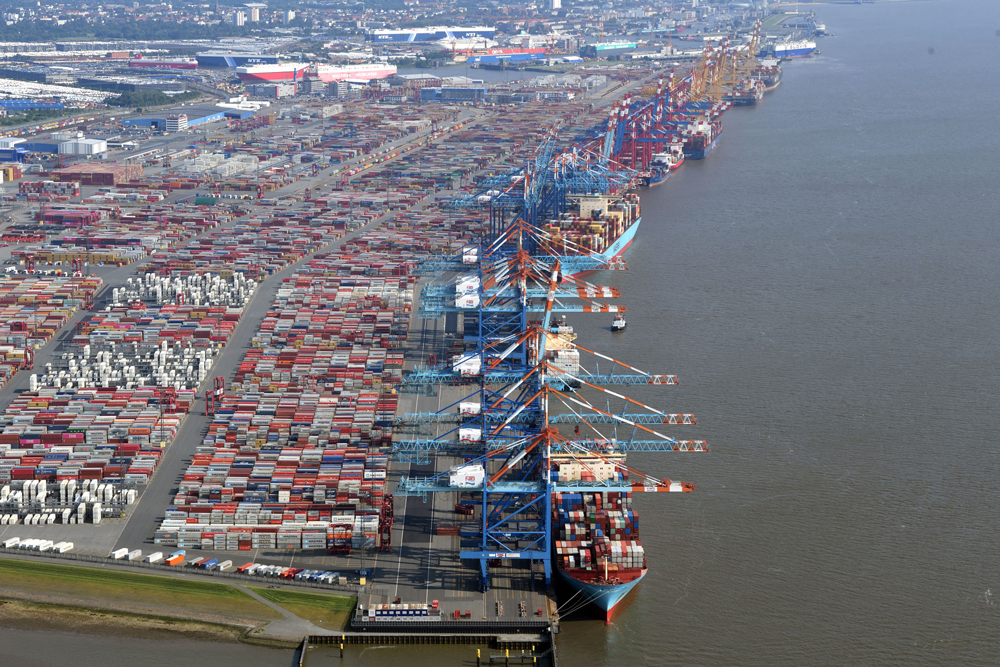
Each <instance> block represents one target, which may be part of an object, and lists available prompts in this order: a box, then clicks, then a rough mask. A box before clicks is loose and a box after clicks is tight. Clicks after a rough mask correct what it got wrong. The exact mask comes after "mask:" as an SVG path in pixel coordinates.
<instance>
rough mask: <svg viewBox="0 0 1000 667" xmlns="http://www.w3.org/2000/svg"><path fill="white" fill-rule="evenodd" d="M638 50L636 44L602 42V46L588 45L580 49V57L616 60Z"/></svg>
mask: <svg viewBox="0 0 1000 667" xmlns="http://www.w3.org/2000/svg"><path fill="white" fill-rule="evenodd" d="M636 48H638V44H636V43H635V42H602V43H600V44H587V45H586V46H584V47H583V48H582V49H580V55H581V56H583V57H584V58H591V59H598V58H616V57H618V56H621V55H623V54H626V53H632V52H633V51H635V50H636Z"/></svg>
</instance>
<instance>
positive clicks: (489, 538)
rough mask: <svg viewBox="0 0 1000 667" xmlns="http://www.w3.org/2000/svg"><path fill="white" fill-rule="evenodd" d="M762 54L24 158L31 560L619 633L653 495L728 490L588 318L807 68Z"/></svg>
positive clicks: (603, 309) (374, 623)
mask: <svg viewBox="0 0 1000 667" xmlns="http://www.w3.org/2000/svg"><path fill="white" fill-rule="evenodd" d="M760 39H761V25H760V23H757V24H755V26H754V29H753V31H752V32H751V35H750V37H749V39H748V41H747V42H745V43H739V44H737V43H736V42H735V40H734V41H733V42H729V41H727V40H721V41H720V42H719V43H717V44H714V45H709V46H706V48H705V50H704V51H703V53H702V54H701V56H700V57H699V58H698V59H697V60H695V61H694V62H693V63H691V64H690V65H688V66H684V67H677V68H668V69H664V68H663V67H662V66H654V65H653V64H651V63H646V64H642V65H634V66H629V67H622V66H614V67H606V68H604V69H598V70H593V69H591V70H590V71H588V74H589V75H593V74H594V73H595V71H596V72H597V73H599V74H601V75H602V76H604V77H605V81H604V82H603V83H602V84H601V85H599V86H596V87H595V88H593V89H590V90H583V91H578V92H579V93H580V95H579V96H577V95H562V96H538V97H535V98H533V99H532V100H531V101H528V102H520V103H518V104H514V105H487V104H484V103H482V101H481V100H475V99H474V100H472V102H474V103H469V104H461V105H453V104H447V103H431V104H422V105H419V106H416V105H401V104H387V103H386V102H385V100H384V99H380V98H378V97H361V98H358V99H355V100H353V101H350V102H349V103H344V104H339V105H337V106H336V107H334V108H331V107H330V106H329V105H325V104H322V103H321V104H314V105H313V106H308V105H290V106H294V107H297V108H292V109H291V112H290V113H289V108H288V107H285V106H283V105H280V104H276V105H275V106H273V107H271V106H268V107H262V108H260V109H258V110H256V111H254V112H252V113H250V114H242V113H240V114H230V115H227V114H225V113H223V114H222V116H221V117H220V118H213V119H212V120H209V121H206V122H205V123H204V124H202V125H201V126H198V125H195V126H194V127H195V128H197V129H191V128H189V127H186V126H185V127H179V126H177V125H176V124H175V125H174V126H173V128H172V129H173V136H171V135H170V134H169V133H168V135H167V136H165V137H163V138H153V137H149V138H148V139H147V140H146V143H145V145H143V144H142V143H139V144H138V145H137V146H136V147H135V148H134V149H133V150H132V151H122V152H121V153H115V155H116V156H117V158H116V159H114V160H111V161H110V162H109V161H108V160H107V159H105V160H97V161H95V160H91V159H87V158H83V159H81V158H80V157H79V156H80V155H81V154H80V153H77V152H76V151H77V150H78V149H77V148H76V147H72V146H71V147H67V149H66V152H65V153H61V152H57V153H56V155H57V156H59V155H72V156H74V157H71V158H62V157H57V158H55V159H51V158H50V159H39V158H38V152H39V151H30V150H27V149H25V148H22V149H19V150H20V151H22V152H21V153H20V154H18V155H19V156H20V157H21V158H22V159H21V161H18V160H17V159H15V160H13V161H11V164H10V166H7V167H4V170H5V171H4V175H5V178H6V180H8V181H11V184H13V183H17V193H16V194H14V193H10V192H9V190H8V191H7V192H6V193H5V194H4V200H5V209H4V211H5V215H6V222H5V226H4V227H3V229H2V237H0V238H2V241H3V242H4V243H5V244H6V245H5V246H4V247H3V248H0V260H2V261H3V262H4V266H5V267H6V269H7V270H6V272H5V274H4V278H3V279H0V300H2V307H3V308H4V309H5V314H6V317H5V318H3V322H4V323H3V325H2V327H0V353H2V354H3V364H2V365H0V374H2V375H3V378H2V381H3V386H2V388H0V540H2V541H3V545H4V547H5V549H6V550H8V551H12V552H19V553H38V554H45V555H48V556H52V557H58V558H64V559H72V558H73V557H74V556H78V557H84V556H85V557H89V558H103V559H108V562H109V563H110V562H112V561H117V563H118V564H122V566H126V565H124V564H126V563H128V562H131V561H137V560H142V559H145V560H147V561H152V562H153V563H154V564H156V565H157V566H158V567H168V568H169V567H183V566H190V565H191V564H192V563H193V564H195V566H197V569H200V570H203V571H206V573H209V571H210V570H216V571H218V570H219V569H220V568H219V566H220V565H225V567H224V568H222V569H226V570H233V571H238V574H239V576H243V577H246V578H247V579H250V580H254V579H259V580H262V581H265V580H268V579H266V577H272V578H273V577H277V576H279V575H280V576H282V577H283V578H285V579H287V578H289V577H297V578H298V579H299V580H304V581H308V582H310V585H315V586H318V587H328V588H330V589H331V590H347V591H351V592H354V593H356V594H357V595H358V602H357V607H356V610H355V613H354V614H353V616H352V621H351V624H350V632H351V633H354V634H352V636H355V634H357V635H365V634H368V635H371V636H382V635H393V634H394V635H398V636H402V635H411V636H412V635H420V634H442V633H443V634H447V635H455V634H462V633H466V634H482V635H494V636H499V635H510V634H517V633H521V634H522V635H523V636H524V637H527V638H529V639H528V640H529V641H531V642H533V645H537V646H538V647H543V650H542V652H544V647H549V648H551V647H552V646H553V643H552V634H553V633H555V632H558V624H559V620H560V618H561V617H562V616H564V615H566V614H567V613H572V612H573V611H574V610H576V609H584V608H588V607H592V608H594V610H595V613H599V614H601V616H602V618H605V619H606V620H607V621H608V622H611V621H612V620H613V617H614V611H615V607H616V605H617V604H618V602H620V601H621V600H622V599H623V598H624V597H625V596H627V595H628V594H629V591H631V589H632V588H633V586H635V585H636V584H637V583H638V582H639V581H640V580H641V579H642V577H643V576H644V575H645V573H646V571H647V568H648V567H657V566H658V564H657V563H658V560H659V558H658V557H657V554H650V553H646V552H645V551H644V549H643V547H642V542H641V539H640V536H639V525H640V522H639V518H638V512H636V511H635V509H634V508H633V507H632V495H633V493H643V492H681V493H684V492H691V491H693V490H694V488H695V486H694V484H691V483H688V482H680V481H677V480H671V479H668V478H666V477H663V476H662V475H659V476H654V475H652V474H647V473H643V472H639V471H636V470H633V469H631V468H630V467H628V465H627V463H626V461H627V453H628V452H629V451H646V452H672V453H682V452H683V453H702V452H707V451H708V446H707V445H706V443H705V442H704V441H702V440H697V439H694V438H693V437H691V436H687V435H686V434H687V433H689V432H691V429H692V428H693V427H694V425H695V424H696V420H695V417H694V415H691V414H688V413H685V412H683V411H682V410H677V411H668V410H666V409H663V410H661V409H659V408H653V407H650V406H646V405H644V404H641V403H639V402H638V401H634V400H632V399H628V398H627V397H626V396H625V395H624V394H622V393H620V392H622V391H625V392H627V387H626V388H625V389H621V388H620V387H621V386H624V385H633V386H644V387H649V386H657V385H662V388H661V389H657V390H656V391H657V392H658V393H657V396H658V397H660V396H661V394H660V393H659V392H662V398H661V400H663V401H664V402H666V401H667V399H668V397H669V398H675V397H682V393H680V391H681V390H680V389H678V388H677V387H676V386H675V385H677V384H678V379H677V378H676V377H675V376H673V375H671V374H669V372H668V371H667V370H664V369H640V368H639V367H638V366H637V365H636V362H635V360H616V359H613V358H612V356H611V355H609V354H607V352H609V351H607V350H605V351H602V350H591V349H590V348H589V347H585V345H588V342H587V341H577V337H576V334H575V333H574V332H573V330H572V327H571V326H570V325H569V324H568V323H567V321H566V320H565V319H564V318H565V316H566V315H571V314H578V313H592V314H595V315H596V316H597V317H605V318H608V319H609V321H610V318H611V317H613V316H616V315H623V314H624V313H625V311H626V307H625V306H624V305H621V304H618V303H617V299H618V298H620V297H621V296H622V295H621V294H620V293H619V292H618V290H617V289H615V288H614V287H610V286H603V285H598V284H594V283H591V282H589V281H590V280H591V276H594V275H599V276H601V277H602V278H603V277H605V276H612V277H613V275H614V274H613V273H612V272H613V271H616V270H622V269H625V268H626V263H625V259H626V257H624V256H623V253H625V251H626V249H627V247H628V246H629V244H630V243H631V242H633V240H634V239H635V237H636V235H637V234H638V233H639V232H640V231H641V207H640V193H641V188H642V187H644V186H649V185H658V184H660V183H662V182H663V181H665V180H666V179H667V178H668V177H669V175H670V173H671V171H672V170H674V169H677V168H682V167H681V165H682V163H683V161H684V160H689V159H691V160H698V159H704V158H707V157H708V156H709V155H710V154H711V153H712V150H713V149H714V148H715V146H716V145H717V144H718V142H719V141H720V140H722V132H721V130H722V116H723V114H724V113H725V111H726V110H728V109H729V108H730V107H731V106H734V105H737V104H756V103H758V102H759V101H760V100H761V99H762V97H763V93H764V91H765V90H767V89H769V88H770V87H773V85H771V86H769V85H768V84H769V83H772V84H773V83H774V79H775V78H780V68H778V67H777V65H775V64H773V63H767V62H764V63H762V62H761V61H759V60H758V59H757V57H756V55H757V54H758V53H759V51H760ZM579 80H580V81H582V80H583V78H582V77H581V78H580V79H579ZM207 111H209V110H208V109H206V110H201V111H198V114H201V115H199V116H198V117H199V118H201V117H207V116H211V115H214V113H211V114H209V113H206V112H207ZM178 115H180V114H166V121H167V122H170V121H171V120H173V121H175V122H176V121H178V120H179V119H178V118H177V116H178ZM540 117H544V118H545V119H546V120H545V122H544V123H542V124H540V123H539V121H538V119H539V118H540ZM128 122H129V119H126V120H125V121H124V122H123V123H122V127H135V124H134V123H133V124H132V125H129V124H128ZM95 124H96V126H101V124H100V123H97V122H96V121H95ZM110 124H111V122H110V121H108V122H107V123H106V125H107V126H110ZM140 126H141V124H140ZM69 134H73V133H72V132H70V133H68V134H66V135H59V136H53V137H52V138H51V139H49V142H50V143H56V142H61V143H59V146H60V147H61V146H62V143H67V142H68V143H71V144H72V143H73V142H76V143H79V142H80V141H81V137H79V136H76V135H74V136H72V137H70V136H69ZM24 143H28V142H24ZM33 143H37V144H41V143H44V141H41V140H38V141H34V142H33ZM17 145H18V143H14V144H13V146H15V147H16V146H17ZM36 148H37V147H36ZM13 150H14V151H17V150H18V149H17V148H13ZM71 150H72V151H73V152H70V151H71ZM105 150H108V149H106V148H105ZM136 155H141V157H140V158H139V159H129V158H130V157H133V156H136ZM664 156H673V157H674V158H676V159H668V158H667V157H664ZM15 157H17V156H15ZM33 161H34V162H33ZM39 163H41V164H42V165H43V169H42V170H41V172H39V171H38V170H34V171H32V170H31V169H30V168H31V166H33V165H37V164H39ZM595 272H599V273H595ZM626 296H627V295H626ZM622 321H624V318H622ZM612 403H614V404H615V407H612ZM670 404H671V405H672V404H673V401H671V402H670ZM618 426H621V427H622V428H617V427H618ZM663 431H667V433H664V432H663ZM623 434H631V435H623ZM688 437H691V439H688ZM668 500H669V499H668ZM240 552H243V553H240ZM161 561H162V563H163V564H162V565H160V563H161ZM274 580H275V581H277V579H274ZM557 581H562V582H563V583H564V584H566V585H567V589H568V590H569V591H570V592H569V593H562V594H560V595H559V596H558V597H557V594H556V591H557V588H556V582H557ZM330 636H331V637H332V636H335V635H333V634H331V635H330ZM345 636H346V635H345ZM310 641H315V642H323V641H332V640H331V639H330V638H329V637H327V638H325V639H324V638H322V637H313V638H311V639H310ZM542 652H540V653H539V654H538V655H539V657H543V658H544V660H548V661H550V663H551V662H554V661H555V657H554V654H552V653H549V654H545V655H542Z"/></svg>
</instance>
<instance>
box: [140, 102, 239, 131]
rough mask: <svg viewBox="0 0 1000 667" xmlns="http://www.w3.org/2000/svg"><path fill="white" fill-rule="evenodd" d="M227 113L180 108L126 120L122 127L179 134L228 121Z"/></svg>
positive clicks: (220, 110)
mask: <svg viewBox="0 0 1000 667" xmlns="http://www.w3.org/2000/svg"><path fill="white" fill-rule="evenodd" d="M226 111H227V110H226V109H223V108H220V107H210V106H201V107H197V106H192V107H179V108H176V109H170V110H167V111H161V112H159V113H157V114H156V115H150V116H136V117H134V118H125V119H123V120H122V127H149V128H153V129H154V130H160V131H165V132H179V131H181V130H186V129H189V128H192V127H197V126H199V125H204V124H205V123H216V122H220V121H223V120H225V119H226ZM172 128H173V129H172Z"/></svg>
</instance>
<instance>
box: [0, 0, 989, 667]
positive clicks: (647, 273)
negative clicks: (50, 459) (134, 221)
mask: <svg viewBox="0 0 1000 667" xmlns="http://www.w3.org/2000/svg"><path fill="white" fill-rule="evenodd" d="M816 10H817V13H818V19H819V20H821V21H823V22H825V23H826V25H827V28H828V30H830V31H831V32H833V33H835V36H833V37H829V38H826V39H823V40H821V42H820V48H821V50H822V54H821V55H820V56H818V57H815V58H811V59H805V60H800V61H797V62H793V63H789V64H787V66H786V67H785V76H784V82H783V84H782V85H781V86H780V87H779V89H778V90H776V91H774V92H772V93H769V94H768V95H767V96H766V97H765V99H764V101H763V102H762V103H761V104H760V105H758V106H757V107H753V108H745V109H734V110H732V111H730V112H729V113H728V114H727V115H726V117H725V121H724V122H725V135H724V136H723V139H722V141H721V143H720V146H719V148H718V149H717V150H716V152H715V153H714V154H713V155H711V156H710V157H709V158H708V159H707V160H705V161H703V162H689V163H687V164H685V165H684V167H683V168H682V169H680V170H679V171H678V172H677V173H676V174H675V175H674V176H673V177H672V178H671V179H670V180H669V181H668V182H667V183H665V184H664V185H662V186H661V187H659V188H656V189H655V190H653V191H651V192H648V193H644V194H643V213H644V215H643V223H642V227H641V229H640V231H639V234H638V240H637V242H636V244H635V245H634V246H633V248H632V250H630V251H629V253H628V254H627V257H626V259H627V261H628V263H629V265H630V268H631V270H630V271H629V272H626V273H620V274H614V275H601V276H598V277H596V278H595V279H596V280H598V281H600V282H605V283H609V284H613V285H616V286H620V287H621V288H622V290H623V292H624V295H625V297H624V298H623V299H622V301H623V302H624V303H625V304H626V305H628V306H629V307H630V311H629V313H628V319H629V329H628V331H627V332H626V333H624V334H619V335H612V334H611V333H610V331H608V330H607V325H609V324H610V321H608V322H603V321H600V322H597V321H595V320H593V319H590V320H589V321H587V320H584V319H582V318H581V319H580V320H579V321H576V322H574V324H576V326H577V329H578V331H579V332H580V334H581V336H580V342H581V343H582V344H584V345H586V346H587V347H596V348H597V349H600V350H602V351H605V352H608V353H610V354H612V355H614V356H616V357H619V358H621V359H623V360H627V361H629V362H632V363H636V364H637V365H639V366H641V367H644V368H648V369H649V370H651V371H654V372H662V373H677V374H679V375H680V378H681V382H682V384H681V386H680V387H671V388H666V387H659V388H655V389H649V390H644V391H630V392H629V393H630V394H633V395H635V396H636V397H638V398H642V399H647V400H648V401H652V402H654V403H655V404H656V405H662V406H665V407H667V408H669V409H670V411H677V412H694V413H695V414H696V415H697V417H698V419H699V422H700V426H698V427H694V428H693V429H692V430H691V431H678V435H686V436H688V437H697V438H703V439H706V440H708V441H709V443H710V445H711V446H712V449H713V451H712V453H710V454H697V455H695V454H691V455H677V454H663V455H654V454H645V455H643V454H633V455H632V456H630V463H631V464H632V466H633V467H635V468H638V469H640V470H643V471H645V472H648V473H650V474H654V475H657V476H667V477H672V478H675V479H681V480H686V481H692V482H695V483H697V484H698V487H699V488H698V490H697V491H696V492H695V493H693V494H690V495H683V496H681V495H669V496H667V495H655V496H654V495H652V494H649V495H641V496H639V497H637V498H636V501H635V504H636V506H637V508H638V510H639V513H640V516H641V526H642V535H643V542H644V544H645V545H646V550H647V553H648V555H649V562H650V571H649V575H648V576H647V577H646V579H645V580H644V582H643V583H642V584H641V585H640V586H639V587H638V588H637V589H636V590H635V591H634V593H633V594H632V595H631V597H630V598H629V599H628V600H627V601H626V602H625V603H623V605H622V607H620V609H619V612H618V614H617V616H616V619H615V622H614V624H613V625H611V626H610V627H605V626H604V624H603V622H601V621H599V620H594V618H593V617H588V616H587V615H586V614H577V615H574V616H572V617H570V618H569V619H568V620H567V621H566V622H565V623H564V624H563V632H562V634H561V635H560V636H559V653H560V661H561V664H562V665H570V666H581V665H614V666H619V665H635V666H638V665H672V664H678V665H679V664H689V665H874V664H906V665H995V664H997V662H998V660H1000V658H998V655H1000V639H998V638H1000V633H998V628H997V625H998V623H1000V603H998V602H997V599H998V598H1000V563H998V558H997V553H998V549H997V547H998V533H997V527H998V521H997V518H996V505H997V500H998V498H1000V493H998V484H1000V442H998V438H997V435H996V433H997V432H998V431H1000V416H998V411H997V410H996V407H995V404H996V396H997V394H998V389H1000V387H998V385H1000V373H998V371H997V361H998V359H997V357H998V343H1000V336H998V334H997V332H1000V309H998V308H997V303H998V296H1000V282H998V279H1000V230H998V222H1000V221H998V215H997V212H998V211H1000V194H998V190H997V182H998V180H1000V159H998V156H1000V134H998V133H997V132H996V129H995V125H996V121H995V115H996V110H997V109H998V108H1000V92H998V91H1000V85H998V84H1000V81H998V79H1000V69H998V68H997V66H996V63H997V62H998V56H1000V3H996V2H993V1H991V0H950V1H949V0H929V1H927V2H912V3H910V2H908V3H884V4H883V3H879V4H876V5H860V6H859V5H853V4H851V5H822V6H817V8H816ZM593 317H594V316H591V318H593ZM588 343H589V345H588ZM678 428H679V429H680V428H682V427H678ZM9 634H10V633H4V634H0V640H3V641H4V642H5V645H10V644H6V642H7V641H8V640H9V639H10V637H9V636H8V635H9ZM20 634H21V636H22V637H25V640H24V642H23V646H24V648H25V649H26V650H28V649H30V648H32V645H33V647H34V651H33V653H31V655H34V656H35V657H34V659H35V662H30V659H29V654H27V653H18V657H19V658H20V657H21V656H22V655H23V656H24V657H25V659H29V661H28V662H19V664H66V661H67V660H70V659H72V658H74V657H77V656H79V655H81V654H80V653H79V652H78V649H79V644H76V643H74V642H72V641H66V637H67V635H63V634H61V633H36V634H37V636H35V635H34V634H32V635H28V634H27V633H20ZM86 642H88V643H87V645H86V647H87V650H88V651H103V650H108V651H111V650H112V649H114V650H118V649H119V648H122V647H124V650H125V651H126V652H125V653H122V654H117V653H116V654H114V655H115V656H118V655H120V656H121V658H120V659H114V660H109V661H106V662H102V663H101V664H108V662H112V661H113V662H122V664H124V663H126V662H127V663H129V664H136V665H138V664H146V663H143V662H141V661H137V660H136V659H134V658H136V657H142V656H144V655H145V656H148V655H151V654H152V652H153V651H155V655H156V656H157V657H158V658H159V659H160V661H159V662H156V663H149V664H212V665H214V666H215V667H230V666H232V667H249V666H252V665H287V664H290V662H291V652H286V651H272V650H267V649H257V648H251V647H243V646H232V645H223V644H216V645H206V644H201V643H196V642H181V641H178V642H149V643H142V644H141V645H140V644H139V643H137V642H141V640H131V639H127V640H122V639H103V640H101V639H95V638H87V639H86ZM147 644H153V645H155V647H150V646H148V645H147ZM74 647H75V648H74ZM206 652H207V653H206ZM108 655H109V656H110V655H111V653H109V654H108ZM42 656H44V658H45V659H51V660H52V661H51V662H44V661H42V659H41V658H42ZM383 656H384V658H385V660H382V661H381V662H393V663H395V662H399V663H400V664H408V665H411V666H412V667H423V666H424V665H427V666H431V665H435V666H436V665H440V664H463V663H464V664H469V663H470V653H469V652H468V649H463V650H461V651H459V650H457V649H456V650H455V651H451V650H445V651H441V652H428V651H419V652H416V653H414V652H408V651H407V650H406V649H385V652H384V653H379V652H378V651H374V650H366V651H364V652H363V653H362V654H359V655H358V657H357V659H351V656H349V659H348V660H345V661H344V662H343V663H341V662H340V661H339V659H336V658H334V656H333V654H325V655H322V659H320V660H319V662H318V664H327V663H329V664H344V665H351V664H379V663H380V658H381V657H383ZM317 657H320V655H318V656H317ZM77 664H82V663H77ZM94 664H97V663H94Z"/></svg>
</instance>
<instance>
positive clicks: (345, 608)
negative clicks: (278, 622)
mask: <svg viewBox="0 0 1000 667" xmlns="http://www.w3.org/2000/svg"><path fill="white" fill-rule="evenodd" d="M252 589H253V591H254V592H255V593H257V594H258V595H260V596H261V597H262V598H264V599H265V600H268V601H270V602H273V603H274V604H276V605H278V606H280V607H284V608H285V609H287V610H288V611H290V612H291V613H293V614H295V615H296V616H298V617H299V618H302V619H305V620H307V621H309V622H311V623H314V624H316V625H318V626H320V627H323V628H326V629H327V630H343V629H345V628H346V627H347V622H348V621H349V620H350V618H351V613H352V612H353V611H354V606H355V603H356V602H357V597H355V596H352V595H310V594H309V593H299V592H297V591H286V590H280V589H272V588H257V587H252Z"/></svg>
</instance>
